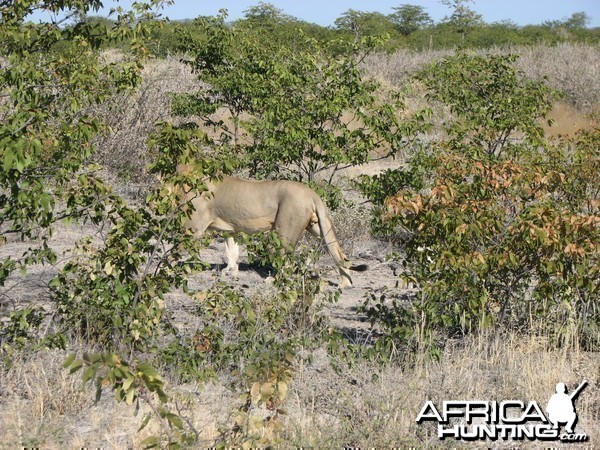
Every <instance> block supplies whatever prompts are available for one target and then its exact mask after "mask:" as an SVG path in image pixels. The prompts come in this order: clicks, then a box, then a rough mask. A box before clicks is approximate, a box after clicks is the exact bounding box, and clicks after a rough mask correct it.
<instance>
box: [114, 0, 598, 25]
mask: <svg viewBox="0 0 600 450" xmlns="http://www.w3.org/2000/svg"><path fill="white" fill-rule="evenodd" d="M103 3H104V5H105V6H106V11H108V10H109V9H110V7H112V6H114V4H115V3H116V2H114V1H111V0H105V1H104V2H103ZM258 3H259V0H222V1H213V0H175V4H174V5H171V6H169V7H167V8H166V9H165V10H164V12H163V13H164V15H165V16H167V17H169V18H170V19H193V18H195V17H198V16H200V15H207V16H212V15H215V14H217V13H218V11H219V9H221V8H223V9H227V10H228V11H229V18H230V19H238V18H240V17H243V15H244V14H243V11H244V10H246V9H247V8H248V7H250V6H253V5H257V4H258ZM265 3H271V4H273V5H275V6H276V7H278V8H280V9H282V10H283V11H284V12H285V13H286V14H289V15H292V16H294V17H297V18H299V19H303V20H306V21H308V22H314V23H318V24H320V25H324V26H327V25H333V23H334V21H335V19H337V18H338V17H340V16H341V15H342V14H343V13H344V12H345V11H347V10H348V9H354V10H357V11H378V12H381V13H383V14H389V13H391V12H392V8H393V7H395V6H400V5H402V4H405V3H408V4H411V5H420V6H423V7H424V8H425V10H426V11H427V12H428V13H429V15H430V16H431V17H432V18H433V20H435V21H436V22H437V21H439V20H441V19H442V18H444V17H445V16H447V15H449V14H450V13H451V10H450V9H449V8H448V7H446V6H444V5H442V4H441V3H440V2H439V0H370V1H364V0H363V1H360V0H296V1H294V0H270V1H266V2H265ZM118 4H120V5H122V6H124V7H125V6H127V5H129V4H131V1H129V0H125V1H120V2H118ZM468 6H469V7H470V8H471V9H473V10H475V11H476V12H478V13H479V14H481V15H483V19H484V20H485V21H486V22H488V23H491V22H498V21H501V20H505V19H510V20H511V21H513V22H515V23H517V24H518V25H527V24H534V25H539V24H541V23H542V22H544V21H546V20H561V19H564V18H566V17H569V16H571V14H573V13H574V12H579V11H583V12H585V13H587V15H588V16H590V17H591V18H592V21H591V23H590V24H589V26H592V27H600V0H475V3H469V4H468Z"/></svg>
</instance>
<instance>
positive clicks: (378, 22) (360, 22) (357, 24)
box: [335, 9, 395, 39]
mask: <svg viewBox="0 0 600 450" xmlns="http://www.w3.org/2000/svg"><path fill="white" fill-rule="evenodd" d="M335 26H336V27H337V28H338V29H340V30H343V31H349V32H351V33H352V34H353V35H354V37H355V39H359V38H360V37H362V36H383V35H384V34H386V33H387V34H390V32H393V31H394V30H395V27H394V24H393V23H392V21H391V20H390V19H389V18H388V17H386V16H385V15H383V14H381V13H379V12H365V11H355V10H353V9H349V10H348V11H346V12H344V13H343V14H342V15H341V16H340V17H338V18H337V19H336V20H335Z"/></svg>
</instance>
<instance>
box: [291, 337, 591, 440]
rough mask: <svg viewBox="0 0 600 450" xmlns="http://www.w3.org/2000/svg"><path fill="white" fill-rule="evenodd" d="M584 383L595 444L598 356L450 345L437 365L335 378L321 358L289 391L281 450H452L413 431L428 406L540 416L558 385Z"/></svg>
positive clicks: (487, 342) (534, 344)
mask: <svg viewBox="0 0 600 450" xmlns="http://www.w3.org/2000/svg"><path fill="white" fill-rule="evenodd" d="M583 379H587V380H588V381H589V382H590V385H589V386H588V387H587V388H586V390H584V391H583V393H582V395H581V396H580V397H579V399H578V400H577V402H576V407H577V411H578V414H579V418H580V420H579V425H578V430H583V431H584V432H585V433H587V435H588V436H589V438H590V440H589V442H590V443H594V442H598V440H599V439H600V425H599V424H600V387H599V383H600V357H599V355H589V354H585V353H581V352H567V351H558V350H549V349H548V347H547V345H546V342H545V341H544V339H539V338H534V337H518V336H514V335H513V336H494V335H491V336H485V335H480V336H478V337H475V338H471V339H468V340H466V341H461V342H458V343H456V344H454V345H451V346H450V347H449V348H448V349H447V351H446V352H445V353H444V356H443V358H442V360H441V361H439V362H426V361H424V360H421V361H418V362H416V363H415V364H414V365H409V364H407V365H405V366H393V367H388V368H385V369H379V368H377V367H373V366H369V364H367V363H361V364H360V365H358V366H356V367H354V368H352V369H349V370H345V371H343V373H341V374H336V373H335V372H334V371H333V370H332V369H331V367H330V366H329V365H328V360H327V356H325V355H324V354H322V355H321V358H320V359H319V358H317V362H316V363H315V364H314V365H313V366H310V367H306V368H302V369H301V371H300V374H299V376H298V377H297V380H296V381H295V383H294V387H293V393H292V395H291V396H290V397H291V398H290V401H289V405H288V407H287V409H288V412H289V415H288V417H287V419H286V427H285V431H284V434H283V436H282V439H283V441H284V442H285V444H286V445H284V447H293V446H305V447H315V448H340V447H344V446H350V447H362V448H373V447H375V448H391V447H407V446H413V447H417V448H423V447H436V446H449V447H452V446H455V445H456V444H457V442H456V441H452V440H449V441H448V442H445V443H444V442H442V441H440V440H439V439H438V437H437V435H436V432H435V430H434V429H433V428H431V427H430V426H428V425H417V424H416V423H415V418H416V417H417V415H418V413H419V410H420V408H421V407H422V405H423V404H424V402H425V401H426V400H432V401H434V403H435V404H437V405H441V403H442V402H443V401H444V400H489V401H493V400H497V401H502V400H513V399H514V400H522V401H524V402H529V401H530V400H536V401H537V402H538V403H539V405H540V406H541V407H542V408H545V406H546V404H547V401H548V399H549V397H550V395H551V394H553V393H554V387H555V385H556V383H557V382H558V381H563V382H565V383H566V384H567V386H569V387H573V386H576V385H577V384H579V383H580V382H581V381H582V380H583ZM498 444H499V445H501V446H506V443H498ZM489 445H490V442H482V443H481V444H479V446H480V447H484V448H487V447H488V446H489ZM588 445H589V444H588Z"/></svg>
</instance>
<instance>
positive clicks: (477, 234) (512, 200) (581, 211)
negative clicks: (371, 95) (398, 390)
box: [360, 53, 600, 354]
mask: <svg viewBox="0 0 600 450" xmlns="http://www.w3.org/2000/svg"><path fill="white" fill-rule="evenodd" d="M515 59H516V57H515V56H511V55H507V56H503V55H491V56H478V55H470V54H467V53H459V54H457V55H455V56H451V57H448V58H445V59H443V60H441V61H439V62H437V63H434V64H432V65H431V66H430V67H427V68H425V69H424V70H422V71H421V73H420V74H419V75H418V76H417V79H418V80H419V81H420V82H421V83H423V85H424V86H425V88H426V96H427V98H428V100H429V101H430V102H432V104H435V103H441V104H443V105H445V106H446V107H448V108H449V109H450V111H451V112H452V114H453V118H452V119H451V120H448V121H446V122H444V125H443V128H444V130H443V131H444V132H445V135H446V136H447V137H446V138H444V139H442V140H440V141H438V142H434V143H427V144H425V145H423V146H422V147H421V148H420V149H418V150H417V151H416V152H415V153H414V154H413V155H412V156H411V157H410V158H409V161H408V167H407V168H406V169H398V170H391V171H388V172H386V173H384V174H382V175H379V176H376V177H373V178H370V177H364V178H363V180H362V181H361V183H360V187H361V189H362V190H363V192H364V193H365V194H366V195H367V196H368V197H369V198H370V199H371V200H372V201H373V202H374V203H375V205H377V210H376V214H375V225H376V228H377V229H378V230H379V232H381V233H384V234H386V235H388V236H389V238H390V239H393V240H394V241H396V242H397V243H398V246H399V249H401V250H402V251H401V252H399V255H401V256H400V260H401V262H402V265H403V267H404V274H403V275H402V276H403V277H404V278H405V281H407V282H410V283H412V284H414V285H415V286H416V287H417V289H418V293H417V294H416V295H415V298H413V299H412V301H410V302H406V301H405V300H404V298H403V297H401V296H398V295H394V294H393V293H391V294H389V295H387V294H384V295H382V296H373V297H372V298H369V299H367V300H366V302H365V304H364V305H363V311H365V312H366V313H367V314H368V315H369V316H370V317H371V319H372V321H373V323H378V324H380V325H382V326H383V327H384V329H385V330H387V333H388V337H391V338H393V340H395V342H402V343H405V344H411V343H412V344H415V343H418V345H425V346H430V348H431V351H432V352H434V354H436V353H437V351H438V350H439V348H440V345H441V344H442V343H443V342H444V340H445V339H447V338H448V337H456V336H462V335H464V334H466V333H470V332H472V331H474V330H478V329H481V328H488V327H496V328H500V329H502V328H505V329H516V330H530V331H531V330H536V329H537V328H538V327H539V326H540V324H543V325H541V326H542V328H543V330H544V332H549V333H550V334H552V335H553V338H554V339H555V342H556V343H557V344H560V345H562V344H565V343H568V344H569V345H571V344H573V339H574V336H576V337H577V342H576V343H575V344H576V345H581V346H583V347H584V348H597V345H598V339H597V338H598V324H599V323H600V321H599V319H600V317H599V315H598V314H599V309H598V289H599V285H598V278H599V277H598V267H599V266H598V258H599V252H598V250H599V246H598V242H599V241H598V239H599V237H600V236H599V227H598V226H599V224H600V217H599V215H598V194H599V191H598V187H597V186H598V181H599V180H598V173H599V172H598V163H599V162H600V160H599V154H598V139H599V138H600V133H599V130H598V129H596V130H593V131H590V132H581V133H580V134H578V135H577V136H576V137H574V138H572V139H561V140H559V141H557V142H547V141H546V140H545V139H544V133H543V129H542V126H541V122H540V120H541V119H543V118H544V117H545V116H546V114H547V113H548V112H549V111H550V109H551V107H552V104H553V100H554V99H555V98H556V96H557V95H558V93H557V92H554V91H552V90H551V89H550V88H548V87H547V86H546V85H545V84H544V83H543V82H540V81H531V80H528V79H527V78H525V77H524V76H523V74H522V73H521V72H520V71H518V70H517V69H516V68H515V67H514V62H515ZM548 330H550V331H548Z"/></svg>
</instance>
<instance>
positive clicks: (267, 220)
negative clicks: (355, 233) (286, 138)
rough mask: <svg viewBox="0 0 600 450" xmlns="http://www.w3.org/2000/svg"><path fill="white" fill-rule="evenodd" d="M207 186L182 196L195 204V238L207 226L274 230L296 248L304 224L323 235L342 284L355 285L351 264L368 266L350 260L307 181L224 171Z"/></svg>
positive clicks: (234, 263) (231, 246) (230, 258)
mask: <svg viewBox="0 0 600 450" xmlns="http://www.w3.org/2000/svg"><path fill="white" fill-rule="evenodd" d="M191 170H192V167H191V166H190V165H184V164H180V165H178V166H177V172H179V173H181V174H188V173H190V172H191ZM206 184H207V187H208V192H203V193H201V194H198V193H195V192H193V191H191V190H189V189H184V191H185V192H184V193H183V195H182V198H181V200H182V201H183V202H185V203H187V202H190V203H191V204H192V205H193V207H194V210H193V212H192V213H191V214H190V217H189V218H188V220H186V222H185V223H184V227H186V228H187V229H189V230H191V231H192V232H193V234H194V236H195V237H196V238H200V237H201V236H202V235H203V234H204V232H205V231H207V230H215V231H229V232H233V233H239V232H244V233H250V234H251V233H257V232H261V231H269V230H274V231H275V232H277V233H278V235H279V236H280V238H281V240H282V242H283V244H284V246H285V248H287V249H290V250H293V249H295V247H296V244H297V242H298V240H299V239H300V236H301V235H302V233H303V232H304V231H305V230H308V231H309V232H310V233H311V234H312V235H314V236H316V237H318V238H320V239H322V241H323V242H325V245H326V246H327V250H328V251H329V254H330V255H331V256H332V257H333V259H334V261H335V263H336V265H337V267H338V270H339V274H340V278H341V282H340V286H341V287H348V286H351V285H352V277H351V276H350V273H349V270H357V271H363V270H366V266H364V265H360V266H352V265H351V264H350V261H349V260H348V258H347V257H346V255H345V254H344V252H343V251H342V248H341V247H340V244H339V242H338V240H337V238H336V235H335V231H334V229H333V225H332V223H331V219H330V217H329V213H328V211H327V208H326V206H325V204H324V203H323V200H321V198H320V197H319V196H318V195H317V193H316V192H314V191H313V190H312V189H310V188H309V187H308V186H306V185H304V184H302V183H299V182H296V181H290V180H246V179H241V178H235V177H230V176H224V177H223V178H222V179H221V180H220V181H216V182H210V183H206ZM225 254H226V257H227V267H226V268H225V269H224V270H225V271H228V272H234V273H235V272H237V271H238V258H239V246H238V244H237V243H236V242H235V240H234V239H233V237H231V236H229V237H227V238H226V240H225Z"/></svg>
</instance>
